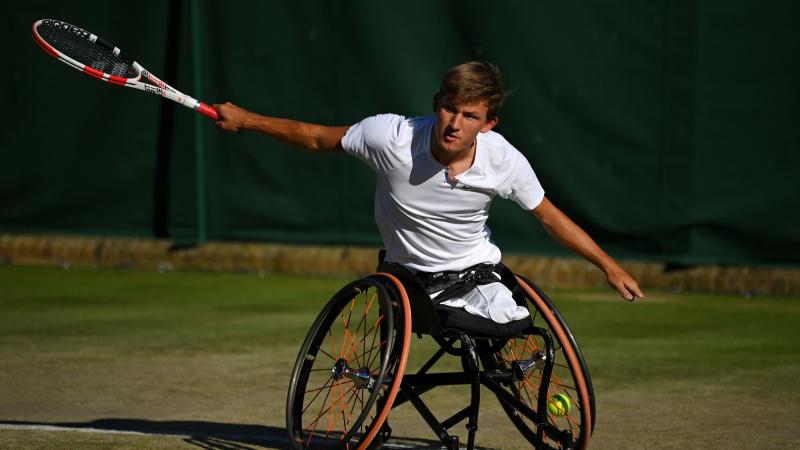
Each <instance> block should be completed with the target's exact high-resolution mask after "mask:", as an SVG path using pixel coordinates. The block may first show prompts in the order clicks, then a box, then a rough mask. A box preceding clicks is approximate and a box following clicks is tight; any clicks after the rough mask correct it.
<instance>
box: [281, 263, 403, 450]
mask: <svg viewBox="0 0 800 450" xmlns="http://www.w3.org/2000/svg"><path fill="white" fill-rule="evenodd" d="M397 297H398V294H397V291H396V289H395V288H394V287H393V286H392V284H391V280H387V279H386V278H385V277H382V276H379V275H375V276H371V277H366V278H362V279H360V280H356V281H354V282H352V283H350V284H348V285H347V286H345V287H344V288H342V289H341V290H340V291H339V292H338V293H336V295H334V296H333V297H332V298H331V300H330V301H329V302H328V303H327V305H325V307H324V308H323V310H322V311H321V312H320V314H319V316H318V317H317V319H316V321H315V322H314V324H313V325H312V327H311V329H310V330H309V332H308V335H307V336H306V338H305V341H304V342H303V345H302V347H301V348H300V353H299V354H298V356H297V361H296V362H295V365H294V370H293V372H292V378H291V381H290V384H289V394H288V398H287V402H286V428H287V431H288V433H289V439H290V442H291V445H292V446H293V447H294V448H295V449H316V448H325V449H348V450H351V449H356V448H358V449H363V448H366V447H367V446H368V445H369V443H370V441H372V440H373V439H374V438H375V436H376V435H377V434H379V433H378V432H379V431H380V428H381V426H382V425H383V423H384V422H385V420H386V416H387V415H388V411H389V410H390V409H391V403H392V402H393V400H394V396H395V395H396V392H397V389H398V388H399V384H400V380H401V378H402V374H400V376H398V373H397V371H398V369H404V367H405V357H407V354H408V353H407V352H408V345H409V337H408V333H407V332H406V330H407V329H410V328H409V327H407V326H406V322H409V320H406V311H407V309H406V310H404V309H403V302H402V301H398V299H397ZM401 300H402V299H401ZM406 306H407V300H406Z"/></svg>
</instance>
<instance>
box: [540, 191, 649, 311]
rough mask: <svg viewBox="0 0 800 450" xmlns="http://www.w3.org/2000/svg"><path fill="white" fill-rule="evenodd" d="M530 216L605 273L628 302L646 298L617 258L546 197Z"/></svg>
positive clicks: (560, 241) (610, 282)
mask: <svg viewBox="0 0 800 450" xmlns="http://www.w3.org/2000/svg"><path fill="white" fill-rule="evenodd" d="M531 212H533V214H534V215H535V216H536V218H538V219H539V221H540V222H541V223H542V226H544V229H545V230H546V231H547V232H548V233H549V234H550V236H552V237H553V238H554V239H555V240H556V241H558V242H559V243H560V244H562V245H564V246H565V247H567V248H569V249H570V250H572V251H574V252H576V253H578V254H579V255H581V256H583V257H584V258H586V260H588V261H589V262H591V263H592V264H594V265H595V266H597V267H599V268H600V269H601V270H602V271H603V272H605V274H606V280H607V281H608V284H609V285H611V287H613V288H614V289H616V290H617V291H618V292H619V294H620V295H621V296H622V297H623V298H624V299H625V300H628V301H633V300H634V299H636V298H637V297H638V298H643V297H644V294H643V293H642V291H641V289H639V284H638V283H637V282H636V280H634V279H633V277H632V276H630V275H629V274H628V273H627V272H625V270H624V269H623V268H622V267H620V265H619V264H618V263H617V261H615V260H614V258H612V257H610V256H608V254H606V252H604V251H603V249H601V248H600V246H598V245H597V243H595V242H594V240H593V239H592V238H591V237H590V236H589V235H588V234H587V233H586V232H585V231H583V229H582V228H581V227H579V226H578V225H577V224H576V223H575V222H573V221H572V220H571V219H570V218H569V217H567V215H566V214H564V213H563V212H561V210H559V209H558V208H556V206H555V205H554V204H553V203H551V202H550V200H548V199H547V197H545V198H544V200H542V203H540V204H539V206H537V207H536V208H534V209H533V210H532V211H531Z"/></svg>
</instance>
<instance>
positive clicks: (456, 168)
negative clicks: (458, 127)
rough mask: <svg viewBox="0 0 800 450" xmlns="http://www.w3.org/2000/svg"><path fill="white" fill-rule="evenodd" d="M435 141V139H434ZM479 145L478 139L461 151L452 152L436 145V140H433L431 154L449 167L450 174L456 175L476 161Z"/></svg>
mask: <svg viewBox="0 0 800 450" xmlns="http://www.w3.org/2000/svg"><path fill="white" fill-rule="evenodd" d="M432 141H433V140H432ZM476 147H477V140H475V141H473V142H472V145H470V146H469V147H467V148H465V149H464V150H461V151H459V152H455V153H450V152H445V151H444V150H442V149H441V148H439V147H438V146H437V145H436V142H435V141H433V142H431V154H432V155H433V158H434V159H435V160H436V161H437V162H439V164H441V165H443V166H446V167H447V168H448V169H449V173H450V176H453V177H454V176H456V175H458V174H460V173H464V172H466V171H467V170H468V169H469V168H470V167H472V164H473V163H474V162H475V153H476V151H475V149H476Z"/></svg>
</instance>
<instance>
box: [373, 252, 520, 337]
mask: <svg viewBox="0 0 800 450" xmlns="http://www.w3.org/2000/svg"><path fill="white" fill-rule="evenodd" d="M495 268H496V270H497V272H498V273H499V274H500V276H501V280H500V282H501V283H503V284H504V285H505V286H506V287H507V288H508V289H509V290H510V291H511V292H512V294H513V293H514V292H515V291H516V292H517V295H514V299H515V300H516V301H517V304H518V305H521V306H525V303H524V299H520V295H519V292H518V291H519V290H520V288H519V284H518V283H517V281H516V279H515V278H514V276H513V273H511V271H510V270H509V269H508V268H507V267H506V266H504V265H503V264H498V265H497V266H496V267H495ZM378 272H383V273H388V274H391V275H394V276H395V277H397V278H398V279H399V280H400V281H401V282H402V283H403V285H404V287H405V289H406V293H407V294H408V300H409V302H410V303H411V316H412V318H413V320H412V322H411V323H412V330H413V331H414V332H416V333H420V334H430V335H434V336H436V335H439V334H441V333H442V332H443V330H460V331H464V332H465V333H467V334H468V335H470V336H471V337H473V338H482V337H483V338H509V337H513V336H516V335H519V334H521V333H523V332H525V331H526V330H527V329H528V328H529V327H530V326H531V325H532V322H531V319H530V316H528V317H524V318H522V319H518V320H512V321H510V322H507V323H498V322H495V321H494V320H492V319H489V318H486V317H482V316H478V315H475V314H471V313H469V312H467V311H465V310H464V309H462V308H455V307H452V306H448V305H443V304H441V303H437V302H434V301H433V300H431V298H430V296H429V295H428V293H427V292H426V291H425V288H424V287H423V286H422V283H421V282H420V281H419V279H418V278H417V277H416V276H415V275H414V274H413V273H412V272H411V271H410V270H408V269H406V268H405V267H403V266H401V265H400V264H396V263H390V262H385V261H381V262H380V263H379V264H378ZM509 274H510V275H509ZM436 322H438V323H436Z"/></svg>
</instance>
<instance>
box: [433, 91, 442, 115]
mask: <svg viewBox="0 0 800 450" xmlns="http://www.w3.org/2000/svg"><path fill="white" fill-rule="evenodd" d="M441 99H442V94H440V93H439V92H437V93H435V94H433V112H436V111H437V110H438V109H439V100H441Z"/></svg>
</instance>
